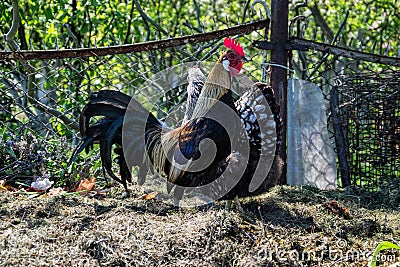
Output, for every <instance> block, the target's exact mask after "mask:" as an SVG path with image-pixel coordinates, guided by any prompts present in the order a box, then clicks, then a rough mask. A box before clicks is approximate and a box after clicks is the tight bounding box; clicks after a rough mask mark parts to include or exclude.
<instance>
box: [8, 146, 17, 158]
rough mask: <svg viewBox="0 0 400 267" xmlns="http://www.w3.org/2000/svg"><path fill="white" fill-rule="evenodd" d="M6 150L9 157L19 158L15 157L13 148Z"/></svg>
mask: <svg viewBox="0 0 400 267" xmlns="http://www.w3.org/2000/svg"><path fill="white" fill-rule="evenodd" d="M6 150H7V153H8V154H9V155H11V157H13V158H17V155H15V152H14V150H12V148H10V147H6Z"/></svg>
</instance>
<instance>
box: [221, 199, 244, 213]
mask: <svg viewBox="0 0 400 267" xmlns="http://www.w3.org/2000/svg"><path fill="white" fill-rule="evenodd" d="M233 203H235V207H236V209H237V210H238V211H239V212H240V213H244V209H243V207H242V205H241V204H240V201H239V196H236V197H235V198H234V199H233V200H227V201H226V204H225V209H226V210H227V211H229V210H230V209H231V207H232V204H233Z"/></svg>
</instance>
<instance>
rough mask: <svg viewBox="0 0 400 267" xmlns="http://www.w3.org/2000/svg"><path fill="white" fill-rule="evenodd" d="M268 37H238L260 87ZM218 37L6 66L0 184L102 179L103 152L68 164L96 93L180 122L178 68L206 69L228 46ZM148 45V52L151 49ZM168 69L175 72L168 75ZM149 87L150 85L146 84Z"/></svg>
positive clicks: (0, 72)
mask: <svg viewBox="0 0 400 267" xmlns="http://www.w3.org/2000/svg"><path fill="white" fill-rule="evenodd" d="M264 24H265V23H264ZM259 25H261V24H260V23H259ZM261 28H264V27H261ZM246 32H247V33H246ZM245 33H246V34H245ZM264 34H265V32H264V29H260V30H250V31H249V30H248V29H247V30H245V31H243V33H240V31H239V34H238V35H237V36H238V37H239V39H238V40H240V41H241V43H242V44H243V46H244V47H245V49H247V51H248V50H250V51H253V52H249V54H252V55H253V57H252V61H251V62H250V63H248V64H246V65H245V67H244V74H245V75H246V76H248V77H251V79H253V80H254V81H259V80H260V79H261V73H262V72H263V68H265V66H264V65H262V62H263V59H264V57H263V54H264V53H262V52H260V51H258V50H256V49H254V48H252V47H251V45H250V44H251V40H252V39H254V38H255V39H264V38H265V36H264ZM217 36H218V35H216V36H214V38H212V40H210V41H202V42H196V43H193V44H185V45H179V46H176V45H174V46H172V47H167V48H162V49H156V50H152V51H141V52H133V53H125V54H116V55H114V54H112V53H110V55H105V56H91V57H76V58H75V57H73V58H68V57H66V58H53V59H45V60H39V59H32V60H2V61H1V62H2V67H0V77H1V78H0V79H1V82H0V101H1V102H0V103H1V106H0V117H1V119H2V120H1V121H2V132H1V134H2V138H1V149H2V151H1V156H2V158H1V159H2V161H3V163H4V165H3V166H2V167H1V168H0V180H1V179H7V181H18V182H22V183H25V181H26V183H25V184H28V185H29V184H30V182H31V181H32V180H35V179H37V177H42V176H46V177H49V176H51V177H53V178H54V177H55V178H56V179H57V178H65V180H70V184H72V183H73V182H74V181H75V180H76V178H77V177H84V176H87V175H90V174H88V172H89V169H90V170H94V173H95V174H98V175H99V176H101V167H100V163H99V160H98V157H96V155H97V153H96V150H95V151H94V152H92V153H91V154H89V156H83V157H80V158H78V160H77V162H76V164H75V166H74V168H69V169H68V166H67V163H68V158H69V156H71V154H72V150H73V147H74V145H76V144H77V142H78V141H79V139H80V136H79V114H80V111H81V110H82V108H83V106H84V105H85V104H86V103H87V101H88V99H89V96H90V94H91V93H92V92H97V91H99V90H104V89H109V90H117V91H121V92H124V93H126V94H128V95H130V96H133V97H135V99H137V100H138V101H139V102H140V103H141V104H142V105H143V106H144V107H145V108H147V109H149V110H150V111H151V112H153V114H155V115H156V116H157V118H159V119H163V118H165V116H167V115H168V116H169V117H171V114H175V118H174V120H173V121H175V122H176V123H180V120H182V119H183V113H184V112H183V111H184V109H185V105H184V103H185V99H186V96H187V91H186V86H187V82H186V79H187V72H183V70H180V69H179V68H176V66H179V65H182V64H188V66H192V65H194V64H201V65H202V66H204V67H205V68H206V69H207V68H208V67H209V66H211V65H212V64H214V63H215V62H216V60H217V59H218V54H219V52H220V51H221V49H222V47H221V46H222V43H223V42H222V37H223V36H221V37H217ZM144 47H145V49H143V50H146V45H144ZM148 47H149V46H148ZM111 50H112V49H110V51H111ZM77 51H78V50H77ZM254 51H255V53H254ZM49 53H54V51H53V52H49ZM45 56H46V57H48V55H46V54H45ZM55 56H56V57H57V55H55ZM169 68H175V71H172V72H165V70H167V69H169ZM186 71H187V69H186ZM264 72H265V71H264ZM159 73H164V74H165V73H167V74H165V75H167V76H165V75H164V76H162V77H161V79H158V81H156V82H155V79H154V77H155V75H159ZM168 75H169V76H168ZM171 75H172V76H171ZM170 76H171V77H170ZM150 81H151V86H146V85H148V83H149V82H150ZM154 88H156V89H154ZM182 103H183V105H179V104H182ZM177 107H178V110H177ZM171 126H173V125H171ZM60 140H62V141H60ZM52 144H53V145H52ZM97 152H98V151H97ZM85 158H86V159H85ZM96 167H97V168H96ZM75 168H77V170H74V169H75ZM62 180H64V179H62ZM67 182H68V181H67Z"/></svg>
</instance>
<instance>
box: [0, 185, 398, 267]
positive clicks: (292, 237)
mask: <svg viewBox="0 0 400 267" xmlns="http://www.w3.org/2000/svg"><path fill="white" fill-rule="evenodd" d="M399 186H400V184H399V183H397V184H390V185H388V186H387V191H385V190H386V189H382V190H381V191H380V192H379V193H363V192H361V193H360V192H356V191H353V190H335V191H320V190H318V189H316V188H312V187H289V186H277V187H275V188H273V189H272V190H271V191H270V192H267V193H265V194H263V195H260V196H258V197H254V198H247V199H243V200H242V201H241V203H242V205H243V208H244V213H240V212H238V211H236V210H235V209H233V210H230V211H227V210H226V209H225V203H223V202H216V203H215V205H214V206H213V207H211V208H210V209H197V208H187V209H182V210H180V211H178V212H177V211H175V210H174V209H173V208H172V207H171V206H170V205H168V204H165V203H164V202H162V201H160V200H157V199H155V200H154V201H145V200H141V199H140V195H141V194H142V192H140V190H141V189H140V188H139V187H133V188H132V191H133V192H137V193H136V194H134V195H133V196H132V197H131V198H127V199H120V195H121V193H122V188H121V187H113V188H111V189H110V191H109V193H108V195H107V196H106V197H105V198H103V199H96V198H89V197H84V196H80V195H79V194H75V195H66V196H59V197H52V198H50V197H43V196H42V197H38V198H33V199H32V198H30V199H28V198H26V197H23V196H19V197H15V196H13V195H12V194H11V193H4V192H3V193H0V201H1V207H0V217H1V218H2V219H1V220H0V229H2V230H1V232H0V265H1V266H3V265H4V266H17V265H19V266H21V265H30V266H49V265H55V266H77V265H81V266H100V265H101V266H158V265H159V266H366V265H367V264H368V261H369V260H370V258H371V257H372V253H373V251H374V250H375V248H376V247H377V245H378V244H379V243H380V242H381V241H390V242H392V243H395V244H399V243H400V242H399V241H400V236H399V231H400V226H399V221H400V198H399V194H397V197H394V196H389V195H388V197H385V195H384V194H385V192H387V193H390V194H393V193H396V192H397V193H398V192H399V191H394V190H399V188H400V187H399ZM332 203H333V204H332ZM340 211H342V212H340ZM346 214H347V215H346ZM376 259H377V266H388V265H389V264H393V263H395V262H400V253H399V251H396V250H384V251H381V252H379V254H378V255H377V257H376Z"/></svg>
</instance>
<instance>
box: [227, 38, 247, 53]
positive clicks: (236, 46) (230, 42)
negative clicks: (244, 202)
mask: <svg viewBox="0 0 400 267" xmlns="http://www.w3.org/2000/svg"><path fill="white" fill-rule="evenodd" d="M224 46H225V47H226V48H229V49H232V50H234V51H236V53H238V54H239V55H241V56H242V57H244V52H243V47H241V46H240V43H239V42H236V41H235V40H234V39H231V38H225V40H224Z"/></svg>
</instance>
